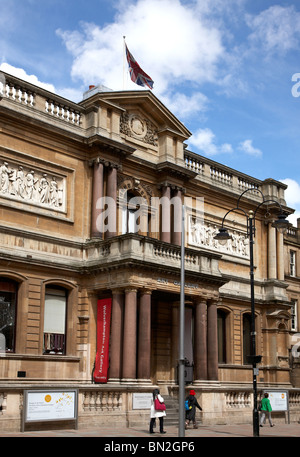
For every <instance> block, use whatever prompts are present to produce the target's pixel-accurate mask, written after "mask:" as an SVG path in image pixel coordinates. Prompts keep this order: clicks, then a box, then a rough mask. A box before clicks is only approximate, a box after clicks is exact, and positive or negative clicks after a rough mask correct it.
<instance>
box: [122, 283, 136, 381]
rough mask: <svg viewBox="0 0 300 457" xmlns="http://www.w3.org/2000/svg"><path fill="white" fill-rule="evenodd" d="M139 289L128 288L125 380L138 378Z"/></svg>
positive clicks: (124, 346)
mask: <svg viewBox="0 0 300 457" xmlns="http://www.w3.org/2000/svg"><path fill="white" fill-rule="evenodd" d="M136 335H137V291H136V289H126V291H125V313H124V340H123V380H124V381H135V380H136V353H137V351H136Z"/></svg>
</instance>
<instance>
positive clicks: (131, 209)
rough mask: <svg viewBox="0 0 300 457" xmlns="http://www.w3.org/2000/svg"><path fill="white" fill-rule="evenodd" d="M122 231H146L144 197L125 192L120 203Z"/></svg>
mask: <svg viewBox="0 0 300 457" xmlns="http://www.w3.org/2000/svg"><path fill="white" fill-rule="evenodd" d="M122 233H123V234H124V233H140V234H147V233H148V205H147V201H146V200H145V198H143V197H141V196H139V195H135V194H133V193H132V192H127V193H126V199H125V202H123V203H122Z"/></svg>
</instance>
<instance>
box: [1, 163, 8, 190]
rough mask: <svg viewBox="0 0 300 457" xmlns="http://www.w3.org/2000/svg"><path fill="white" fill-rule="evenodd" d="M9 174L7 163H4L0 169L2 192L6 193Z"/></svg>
mask: <svg viewBox="0 0 300 457" xmlns="http://www.w3.org/2000/svg"><path fill="white" fill-rule="evenodd" d="M9 173H10V170H9V168H8V163H7V162H4V163H3V165H2V166H1V167H0V177H1V178H0V179H1V181H0V185H1V191H2V192H5V193H6V192H8V189H9Z"/></svg>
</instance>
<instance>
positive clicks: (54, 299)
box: [44, 288, 67, 354]
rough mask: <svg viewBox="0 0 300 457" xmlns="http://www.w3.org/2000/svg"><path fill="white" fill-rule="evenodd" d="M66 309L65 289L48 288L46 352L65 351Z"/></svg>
mask: <svg viewBox="0 0 300 457" xmlns="http://www.w3.org/2000/svg"><path fill="white" fill-rule="evenodd" d="M66 310H67V294H66V291H65V290H63V289H55V288H53V289H52V288H51V289H50V288H47V289H46V294H45V311H44V353H45V354H64V353H65V343H66V335H65V331H66Z"/></svg>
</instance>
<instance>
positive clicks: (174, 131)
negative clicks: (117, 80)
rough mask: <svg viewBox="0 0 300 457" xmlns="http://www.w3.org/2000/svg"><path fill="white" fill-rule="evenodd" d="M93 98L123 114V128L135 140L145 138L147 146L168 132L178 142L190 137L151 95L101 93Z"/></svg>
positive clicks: (135, 92) (182, 126)
mask: <svg viewBox="0 0 300 457" xmlns="http://www.w3.org/2000/svg"><path fill="white" fill-rule="evenodd" d="M97 96H98V97H99V99H101V100H105V101H107V102H109V103H113V104H114V105H117V106H119V107H120V108H121V109H122V110H123V113H122V115H121V119H122V122H123V128H127V133H129V135H131V136H133V137H135V138H137V139H141V140H143V138H144V137H145V136H147V141H150V142H151V141H154V136H155V135H157V136H159V135H161V134H166V133H168V132H169V134H170V135H173V136H176V137H180V138H181V139H182V141H185V140H187V139H188V138H189V137H190V136H191V132H190V131H189V130H188V129H187V128H186V127H185V126H184V125H183V124H182V123H181V122H180V121H179V120H178V119H177V117H176V116H174V114H173V113H171V111H170V110H168V108H167V107H166V106H165V105H164V104H163V103H162V102H161V101H160V100H159V99H158V98H157V97H156V96H155V95H154V94H153V92H151V91H148V90H147V91H141V90H137V91H121V92H101V93H98V94H97ZM125 124H127V126H126V127H125Z"/></svg>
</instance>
